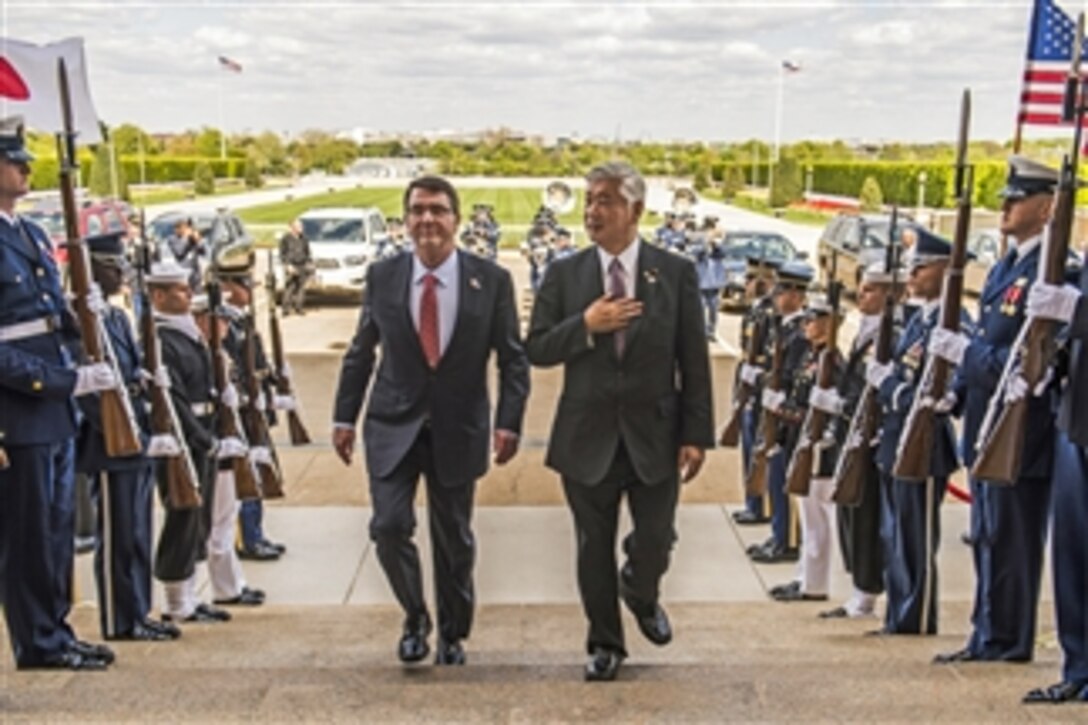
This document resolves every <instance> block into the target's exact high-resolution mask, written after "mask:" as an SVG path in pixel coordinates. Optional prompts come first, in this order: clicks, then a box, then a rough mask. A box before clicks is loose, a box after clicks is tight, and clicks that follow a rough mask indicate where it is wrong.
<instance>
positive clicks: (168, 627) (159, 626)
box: [143, 619, 181, 639]
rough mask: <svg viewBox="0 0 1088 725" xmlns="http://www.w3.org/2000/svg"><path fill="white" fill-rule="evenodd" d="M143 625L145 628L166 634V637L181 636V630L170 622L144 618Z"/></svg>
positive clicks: (174, 637)
mask: <svg viewBox="0 0 1088 725" xmlns="http://www.w3.org/2000/svg"><path fill="white" fill-rule="evenodd" d="M143 625H144V627H146V628H147V629H155V630H158V631H159V632H162V633H163V634H165V635H166V638H167V639H177V638H178V637H180V636H181V630H180V629H178V627H177V626H176V625H173V624H170V622H157V621H155V620H154V619H145V620H144V621H143Z"/></svg>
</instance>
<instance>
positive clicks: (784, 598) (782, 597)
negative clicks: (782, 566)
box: [771, 587, 827, 602]
mask: <svg viewBox="0 0 1088 725" xmlns="http://www.w3.org/2000/svg"><path fill="white" fill-rule="evenodd" d="M771 599H774V600H775V601H776V602H826V601H827V595H826V594H809V593H808V592H803V591H801V587H797V589H789V590H784V591H782V592H780V593H779V594H777V595H776V594H772V595H771Z"/></svg>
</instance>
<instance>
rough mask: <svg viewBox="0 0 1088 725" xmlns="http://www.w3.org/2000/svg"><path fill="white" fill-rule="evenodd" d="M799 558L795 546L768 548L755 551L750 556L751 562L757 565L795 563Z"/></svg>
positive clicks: (799, 554)
mask: <svg viewBox="0 0 1088 725" xmlns="http://www.w3.org/2000/svg"><path fill="white" fill-rule="evenodd" d="M800 556H801V553H800V552H799V551H798V549H797V547H796V546H792V547H791V546H785V547H783V546H774V545H772V546H770V547H767V548H764V549H757V550H756V551H753V552H752V554H751V555H750V558H751V559H752V561H754V562H756V563H757V564H780V563H782V562H789V561H797V560H798V559H799V558H800Z"/></svg>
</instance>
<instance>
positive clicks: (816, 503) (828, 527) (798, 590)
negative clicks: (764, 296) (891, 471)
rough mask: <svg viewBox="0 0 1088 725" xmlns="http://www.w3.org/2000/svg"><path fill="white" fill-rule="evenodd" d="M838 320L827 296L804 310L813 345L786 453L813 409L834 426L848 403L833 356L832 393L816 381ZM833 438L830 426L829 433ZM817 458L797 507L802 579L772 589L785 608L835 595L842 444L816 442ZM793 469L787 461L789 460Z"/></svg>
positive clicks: (789, 416) (796, 385)
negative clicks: (836, 482) (835, 478)
mask: <svg viewBox="0 0 1088 725" xmlns="http://www.w3.org/2000/svg"><path fill="white" fill-rule="evenodd" d="M835 314H836V312H835V310H834V309H833V308H832V307H831V304H830V303H829V301H828V299H827V297H826V296H825V295H822V294H821V295H812V296H811V297H810V298H809V300H808V304H807V305H806V306H805V322H804V334H805V339H806V340H807V341H808V343H809V347H808V350H807V351H806V352H805V357H804V358H803V360H802V362H801V365H800V366H799V367H798V369H797V371H796V373H795V375H796V377H795V378H794V381H793V384H792V385H791V386H790V393H789V396H788V397H787V399H786V404H785V406H784V415H783V418H784V419H785V420H788V421H791V423H792V421H799V423H798V424H797V425H790V432H791V433H795V434H796V435H797V436H798V437H797V438H795V439H794V440H793V441H791V442H790V443H789V444H788V445H787V448H788V449H789V450H791V451H792V450H793V449H795V448H796V446H797V443H798V441H799V440H800V436H802V435H804V434H805V433H804V430H803V429H802V428H801V427H800V426H801V425H803V421H804V419H805V417H806V415H807V412H808V410H809V409H810V408H812V407H815V408H817V409H819V410H822V411H823V412H824V413H826V414H827V416H828V421H829V422H830V421H831V420H833V419H834V418H835V417H836V416H839V415H841V414H842V409H843V403H842V398H840V397H839V394H838V391H837V389H836V387H835V385H837V383H838V381H839V380H840V379H841V378H842V371H843V360H842V355H841V354H839V351H838V350H835V351H834V354H835V357H834V371H833V373H832V387H830V388H820V387H818V385H817V382H818V381H817V378H818V376H819V371H820V358H821V357H822V356H823V353H824V350H826V349H827V346H828V344H830V335H831V326H832V324H833V316H834V315H835ZM824 433H825V434H830V426H828V427H827V428H825V431H824ZM812 445H813V447H814V450H815V453H816V470H814V471H813V472H812V478H811V480H810V482H809V492H808V495H807V496H798V497H797V500H796V501H795V504H796V505H797V507H798V509H799V511H800V515H801V516H800V518H801V541H802V542H803V545H802V548H801V562H800V579H795V580H793V581H791V582H790V583H788V584H785V585H781V586H778V587H774V588H772V589H771V597H772V598H773V599H775V600H777V601H780V602H800V601H826V600H827V597H828V592H829V591H830V589H831V554H832V549H833V548H834V542H835V526H836V524H835V520H836V519H835V504H834V502H833V501H832V500H831V496H832V494H833V493H834V489H833V488H832V482H831V476H832V475H833V474H834V473H835V461H836V460H837V459H838V443H837V441H835V440H834V438H832V437H830V435H825V440H820V441H812ZM787 464H788V459H787Z"/></svg>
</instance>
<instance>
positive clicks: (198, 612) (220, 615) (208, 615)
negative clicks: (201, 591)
mask: <svg viewBox="0 0 1088 725" xmlns="http://www.w3.org/2000/svg"><path fill="white" fill-rule="evenodd" d="M162 618H163V621H165V622H174V621H177V620H178V617H176V616H175V615H172V614H164V615H162ZM230 618H231V614H230V612H228V611H227V610H225V609H220V608H219V607H213V606H212V605H210V604H204V603H203V602H201V603H200V604H198V605H196V609H194V610H193V613H192V614H190V615H189V616H188V617H182V618H181V619H180V621H182V622H195V623H198V624H211V623H213V622H229V621H230Z"/></svg>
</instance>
